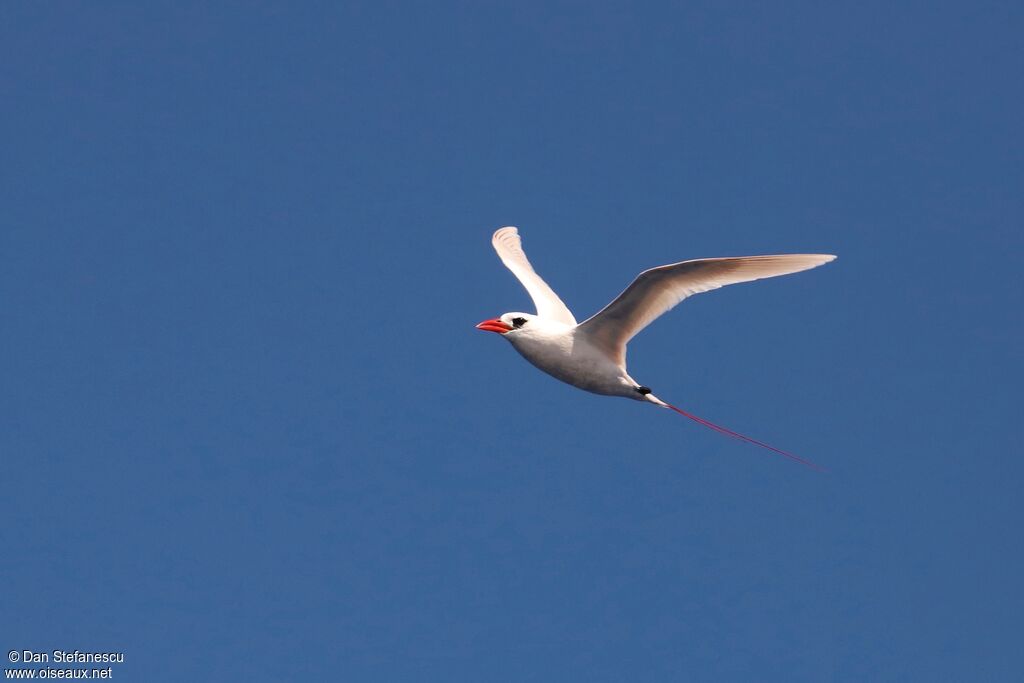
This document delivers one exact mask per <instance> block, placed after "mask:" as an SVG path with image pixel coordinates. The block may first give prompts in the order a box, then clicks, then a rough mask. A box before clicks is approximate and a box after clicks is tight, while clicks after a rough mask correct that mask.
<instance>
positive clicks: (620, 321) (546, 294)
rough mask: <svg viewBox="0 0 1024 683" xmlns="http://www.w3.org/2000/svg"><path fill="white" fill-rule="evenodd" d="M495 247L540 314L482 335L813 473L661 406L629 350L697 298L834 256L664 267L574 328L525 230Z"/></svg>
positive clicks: (498, 235) (510, 316) (486, 324)
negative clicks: (525, 242)
mask: <svg viewBox="0 0 1024 683" xmlns="http://www.w3.org/2000/svg"><path fill="white" fill-rule="evenodd" d="M491 243H492V244H493V245H494V249H495V251H497V252H498V256H499V257H500V258H501V261H502V263H504V264H505V266H506V267H507V268H508V269H509V270H511V271H512V273H513V274H514V275H515V276H516V277H517V278H518V279H519V282H520V283H522V285H523V287H525V288H526V291H527V293H528V294H529V295H530V298H531V299H533V304H534V306H536V308H537V313H536V314H535V315H534V314H531V313H521V312H512V313H505V314H502V315H501V316H499V317H497V318H491V319H489V320H484V321H483V322H481V323H479V324H478V325H477V328H478V329H481V330H487V331H489V332H497V333H498V334H500V335H501V336H503V337H504V338H505V339H507V340H508V341H509V343H511V344H512V347H513V348H515V350H516V351H518V352H519V353H520V354H521V355H522V356H523V358H525V359H526V360H528V361H529V362H530V363H532V364H533V365H535V366H536V367H537V368H539V369H541V370H543V371H544V372H546V373H548V374H549V375H551V376H552V377H555V378H556V379H559V380H561V381H563V382H566V383H567V384H571V385H573V386H574V387H578V388H580V389H583V390H585V391H589V392H592V393H595V394H604V395H606V396H619V397H622V398H631V399H634V400H637V401H646V402H648V403H653V404H654V405H657V406H660V407H662V408H669V409H670V410H674V411H675V412H677V413H679V414H680V415H683V416H685V417H688V418H690V419H691V420H694V421H695V422H698V423H700V424H702V425H704V426H705V427H710V428H711V429H714V430H715V431H717V432H720V433H722V434H726V435H728V436H732V437H735V438H737V439H741V440H743V441H746V442H748V443H752V444H755V445H758V446H762V447H764V448H767V449H769V450H771V451H774V452H776V453H778V454H780V455H784V456H786V457H787V458H791V459H793V460H796V461H798V462H801V463H803V464H805V465H809V466H811V467H816V465H814V464H813V463H811V462H810V461H807V460H804V459H803V458H799V457H797V456H795V455H793V454H792V453H788V452H786V451H783V450H781V449H779V448H776V447H774V446H770V445H768V444H766V443H763V442H761V441H758V440H756V439H752V438H750V437H748V436H744V435H743V434H740V433H738V432H734V431H732V430H731V429H727V428H725V427H722V426H720V425H716V424H714V423H712V422H709V421H708V420H705V419H704V418H701V417H697V416H696V415H693V414H692V413H688V412H686V411H685V410H682V409H681V408H677V407H676V406H674V405H671V404H669V403H667V402H665V401H662V400H661V399H659V398H658V397H657V396H655V395H654V394H653V393H651V390H650V389H649V388H648V387H646V386H644V385H642V384H640V383H639V382H637V381H636V380H634V379H633V378H632V377H630V376H629V373H628V372H626V344H627V343H628V342H629V340H630V339H632V338H633V337H634V336H635V335H636V334H637V333H638V332H639V331H640V330H642V329H644V328H645V327H647V326H648V325H649V324H651V323H652V322H653V321H654V320H655V319H656V318H658V317H659V316H661V315H662V314H663V313H666V312H668V311H669V310H671V309H672V308H674V307H675V306H676V305H677V304H678V303H679V302H681V301H682V300H683V299H685V298H686V297H688V296H690V295H691V294H699V293H701V292H707V291H710V290H712V289H718V288H719V287H723V286H725V285H732V284H736V283H738V282H750V281H752V280H760V279H762V278H768V277H776V276H778V275H788V274H789V273H797V272H800V271H802V270H808V269H810V268H816V267H817V266H820V265H823V264H825V263H828V262H829V261H832V260H834V259H835V258H836V257H835V256H833V255H831V254H778V255H773V256H734V257H725V258H705V259H695V260H691V261H681V262H679V263H671V264H669V265H666V266H658V267H657V268H651V269H649V270H645V271H643V272H642V273H640V274H639V275H638V276H637V277H636V279H635V280H633V282H632V284H630V285H629V287H626V289H625V290H624V291H623V292H622V293H621V294H619V296H617V297H616V298H615V299H614V300H613V301H612V302H611V303H610V304H608V305H607V306H605V307H604V308H602V309H601V310H600V311H598V312H597V313H596V314H595V315H594V316H592V317H590V318H588V319H587V320H584V321H583V322H582V323H578V324H577V322H576V318H574V317H573V314H572V312H570V311H569V309H568V307H566V305H565V304H564V303H562V300H561V299H559V298H558V295H557V294H555V292H554V291H553V290H552V289H551V287H549V286H548V284H547V283H546V282H544V280H543V279H541V277H540V276H539V275H538V274H537V273H536V271H534V269H533V266H532V265H530V261H529V259H527V258H526V253H525V252H524V251H523V247H522V241H521V240H520V238H519V230H518V229H516V228H514V227H511V226H509V227H505V228H501V229H499V230H498V231H496V232H495V233H494V236H493V238H492V239H491Z"/></svg>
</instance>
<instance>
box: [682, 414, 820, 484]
mask: <svg viewBox="0 0 1024 683" xmlns="http://www.w3.org/2000/svg"><path fill="white" fill-rule="evenodd" d="M662 403H665V402H664V401H662ZM665 405H666V406H668V407H669V408H671V409H672V410H674V411H676V412H677V413H679V414H680V415H682V416H683V417H688V418H690V419H691V420H693V421H694V422H697V423H699V424H702V425H704V426H705V427H710V428H711V429H714V430H715V431H716V432H718V433H719V434H725V435H726V436H731V437H733V438H734V439H739V440H740V441H746V442H747V443H752V444H754V445H755V446H760V447H761V448H767V449H768V450H770V451H773V452H775V453H778V454H779V455H781V456H784V457H786V458H789V459H790V460H795V461H796V462H798V463H800V464H801V465H806V466H807V467H810V468H811V469H814V470H818V471H819V472H824V471H825V469H824V468H822V467H820V466H818V465H815V464H814V463H813V462H811V461H810V460H804V459H803V458H801V457H800V456H797V455H793V454H792V453H787V452H786V451H784V450H782V449H781V448H776V447H775V446H769V445H768V444H766V443H764V442H763V441H758V440H757V439H751V438H750V437H749V436H743V435H742V434H740V433H739V432H734V431H732V430H731V429H726V428H725V427H722V426H721V425H716V424H715V423H714V422H709V421H708V420H705V419H704V418H703V417H697V416H696V415H694V414H693V413H688V412H686V411H685V410H683V409H681V408H676V407H675V406H674V405H671V404H668V403H665Z"/></svg>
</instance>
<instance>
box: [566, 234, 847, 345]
mask: <svg viewBox="0 0 1024 683" xmlns="http://www.w3.org/2000/svg"><path fill="white" fill-rule="evenodd" d="M833 259H835V256H832V255H831V254H781V255H778V256H737V257H729V258H706V259H696V260H693V261H683V262H681V263H673V264H670V265H667V266H659V267H658V268H651V269H650V270H645V271H644V272H642V273H640V275H638V276H637V278H636V279H635V280H633V283H632V284H631V285H630V286H629V287H627V288H626V290H625V291H624V292H622V294H620V295H619V296H618V297H617V298H616V299H615V300H614V301H612V302H611V303H610V304H608V305H607V306H605V307H604V308H603V309H601V311H600V312H598V313H597V315H595V316H594V317H592V318H590V319H588V320H585V321H583V322H582V323H581V324H580V326H579V330H580V332H583V333H585V334H587V336H588V337H589V338H590V340H591V341H592V342H593V343H594V344H596V345H597V346H598V347H600V348H602V349H604V350H605V352H607V353H608V354H609V355H610V356H611V357H612V358H614V359H616V360H617V361H618V362H619V363H620V364H624V363H625V362H626V342H628V341H629V340H630V339H632V338H633V337H634V336H635V335H636V333H637V332H639V331H640V330H642V329H644V328H645V327H647V326H648V325H650V324H651V323H652V322H653V321H654V319H655V318H657V317H658V316H660V315H661V314H663V313H666V312H668V311H669V310H671V309H672V308H674V307H675V306H676V304H678V303H679V302H680V301H682V300H683V299H685V298H686V297H688V296H690V295H691V294H699V293H701V292H707V291H710V290H712V289H718V288H719V287H724V286H725V285H732V284H736V283H738V282H750V281H751V280H760V279H762V278H766V277H775V276H777V275H788V274H789V273H798V272H800V271H801V270H808V269H810V268H815V267H817V266H820V265H822V264H825V263H828V262H829V261H832V260H833Z"/></svg>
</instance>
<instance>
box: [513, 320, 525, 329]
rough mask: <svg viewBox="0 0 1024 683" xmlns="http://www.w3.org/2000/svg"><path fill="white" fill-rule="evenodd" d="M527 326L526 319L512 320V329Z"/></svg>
mask: <svg viewBox="0 0 1024 683" xmlns="http://www.w3.org/2000/svg"><path fill="white" fill-rule="evenodd" d="M525 324H526V318H512V327H522V326H523V325H525Z"/></svg>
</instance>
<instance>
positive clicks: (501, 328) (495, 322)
mask: <svg viewBox="0 0 1024 683" xmlns="http://www.w3.org/2000/svg"><path fill="white" fill-rule="evenodd" d="M536 317H537V316H535V315H531V314H529V313H516V312H513V313H503V314H502V315H501V316H499V317H497V318H491V319H490V320H485V321H483V322H482V323H479V324H478V325H477V326H476V329H478V330H486V331H487V332H497V333H498V334H508V333H509V332H516V331H517V330H521V329H523V328H524V327H525V326H528V325H529V324H530V322H531V321H533V320H534V319H535V318H536Z"/></svg>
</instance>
